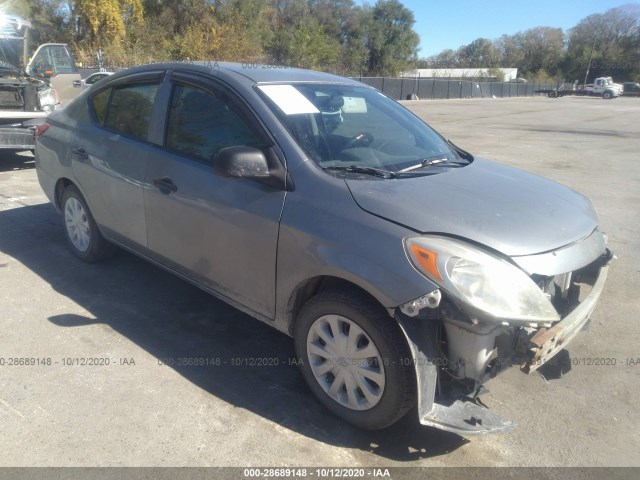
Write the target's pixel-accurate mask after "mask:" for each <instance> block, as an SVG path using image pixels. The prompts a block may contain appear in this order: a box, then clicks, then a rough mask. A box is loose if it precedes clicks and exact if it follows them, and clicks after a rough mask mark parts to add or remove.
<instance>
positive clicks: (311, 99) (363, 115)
mask: <svg viewBox="0 0 640 480" xmlns="http://www.w3.org/2000/svg"><path fill="white" fill-rule="evenodd" d="M256 89H257V91H258V93H259V94H260V95H261V96H262V97H263V98H264V99H265V101H266V103H267V104H268V105H269V107H270V108H271V109H272V110H273V111H274V113H275V114H276V115H277V116H278V117H279V118H280V119H281V121H282V123H283V124H284V126H285V127H286V128H287V129H288V130H289V132H290V133H291V135H292V136H293V138H294V140H295V141H296V142H297V143H298V145H299V146H300V147H301V148H302V150H304V152H305V153H306V154H307V156H308V157H309V158H311V159H312V160H313V161H315V162H316V163H317V164H318V165H319V166H320V167H322V168H324V169H336V168H351V167H353V168H356V167H357V168H371V169H380V170H384V171H386V172H389V173H392V174H395V173H398V172H401V173H403V174H404V173H405V171H406V172H409V171H411V172H414V173H415V174H418V173H420V174H421V173H427V170H428V173H433V172H434V171H436V170H437V171H444V170H445V169H443V168H441V167H442V166H445V167H459V166H464V165H466V164H468V161H470V157H469V158H467V160H468V161H467V160H463V159H462V158H461V156H460V153H458V151H457V150H456V149H454V148H453V147H452V146H451V145H450V144H449V143H447V142H446V141H445V140H444V139H443V138H442V137H441V136H440V135H438V134H437V133H436V132H435V131H434V130H432V129H431V128H430V127H429V126H428V125H427V124H425V123H424V122H422V121H421V120H419V119H418V118H416V117H415V116H414V115H412V114H411V113H409V112H408V111H407V110H406V109H405V108H403V107H402V106H400V105H399V104H397V103H396V102H394V101H393V100H391V99H389V98H388V97H386V96H384V95H383V94H381V93H380V92H378V91H377V90H374V89H371V88H367V87H361V86H356V85H336V84H306V83H305V84H302V83H300V84H290V85H283V84H278V85H258V86H257V87H256ZM435 165H441V166H440V167H439V168H437V169H435V168H434V169H428V168H426V167H430V166H435ZM423 167H424V168H423Z"/></svg>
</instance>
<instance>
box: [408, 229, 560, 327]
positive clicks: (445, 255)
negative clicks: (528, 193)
mask: <svg viewBox="0 0 640 480" xmlns="http://www.w3.org/2000/svg"><path fill="white" fill-rule="evenodd" d="M404 243H405V249H406V252H407V255H408V257H409V259H410V260H411V263H412V264H413V265H414V266H415V268H416V269H417V270H418V271H419V272H421V273H422V274H423V275H425V276H426V277H427V278H429V280H431V281H432V282H434V283H435V284H437V285H438V286H439V287H440V288H441V289H442V290H444V291H445V292H447V293H449V294H450V295H451V296H452V297H453V298H454V299H456V300H458V301H460V302H461V303H462V304H464V305H465V306H466V307H467V309H468V307H471V310H475V311H476V312H478V313H482V312H484V313H486V314H489V315H490V316H492V317H495V318H496V319H500V320H504V321H508V322H513V321H516V322H543V323H548V322H554V321H557V320H559V319H560V317H559V316H558V313H557V312H556V310H555V309H554V308H553V305H552V304H551V302H550V301H549V299H548V298H547V297H546V296H545V295H544V293H543V292H542V291H541V290H540V288H538V286H537V285H536V284H535V283H534V282H533V281H532V280H531V279H530V278H529V277H528V276H527V275H526V274H525V273H524V272H523V271H522V270H520V269H519V268H518V267H516V266H514V265H512V264H511V263H509V262H507V261H505V260H503V259H501V258H498V257H497V256H495V255H492V254H490V253H488V252H484V251H482V250H480V249H479V248H477V247H474V246H472V245H470V244H467V243H464V242H462V241H459V240H455V239H451V238H445V237H437V236H419V237H409V238H407V239H405V242H404Z"/></svg>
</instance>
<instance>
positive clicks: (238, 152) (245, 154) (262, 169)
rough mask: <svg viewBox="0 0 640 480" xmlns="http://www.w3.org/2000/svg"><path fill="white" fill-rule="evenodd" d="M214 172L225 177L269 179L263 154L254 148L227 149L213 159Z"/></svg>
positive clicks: (238, 147) (267, 167)
mask: <svg viewBox="0 0 640 480" xmlns="http://www.w3.org/2000/svg"><path fill="white" fill-rule="evenodd" d="M213 164H214V168H215V169H216V171H217V172H218V173H219V174H220V175H223V176H225V177H235V178H255V179H264V178H268V177H269V164H268V163H267V157H266V156H265V154H264V153H263V152H262V151H260V150H258V149H257V148H254V147H245V146H237V147H227V148H223V149H222V150H220V151H219V152H218V153H217V154H216V155H215V157H214V158H213Z"/></svg>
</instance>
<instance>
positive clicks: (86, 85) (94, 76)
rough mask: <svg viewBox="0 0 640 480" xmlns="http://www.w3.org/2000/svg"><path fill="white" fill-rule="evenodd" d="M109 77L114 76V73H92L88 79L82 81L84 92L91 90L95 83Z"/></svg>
mask: <svg viewBox="0 0 640 480" xmlns="http://www.w3.org/2000/svg"><path fill="white" fill-rule="evenodd" d="M109 75H113V72H95V73H92V74H91V75H89V76H88V77H87V78H85V79H84V80H82V88H83V90H86V89H87V88H90V87H91V86H92V85H93V84H94V83H96V82H98V81H99V80H102V79H103V78H105V77H108V76H109Z"/></svg>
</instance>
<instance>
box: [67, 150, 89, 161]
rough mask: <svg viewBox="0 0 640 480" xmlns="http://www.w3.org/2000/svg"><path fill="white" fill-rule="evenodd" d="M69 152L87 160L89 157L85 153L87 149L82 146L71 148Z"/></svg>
mask: <svg viewBox="0 0 640 480" xmlns="http://www.w3.org/2000/svg"><path fill="white" fill-rule="evenodd" d="M71 153H73V154H74V155H75V156H76V157H78V158H79V159H80V160H87V159H88V158H89V154H88V153H87V151H86V150H85V149H84V148H82V147H76V148H74V149H73V150H71Z"/></svg>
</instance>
